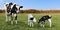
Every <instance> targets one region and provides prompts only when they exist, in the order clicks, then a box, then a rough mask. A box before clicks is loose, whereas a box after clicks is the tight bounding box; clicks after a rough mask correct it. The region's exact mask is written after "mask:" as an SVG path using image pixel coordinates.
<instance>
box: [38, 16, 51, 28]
mask: <svg viewBox="0 0 60 30" xmlns="http://www.w3.org/2000/svg"><path fill="white" fill-rule="evenodd" d="M51 18H52V16H51V15H45V16H43V17H42V18H41V19H38V24H42V26H43V27H44V24H45V21H46V20H48V22H49V23H50V27H51Z"/></svg>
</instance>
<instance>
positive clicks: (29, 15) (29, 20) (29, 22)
mask: <svg viewBox="0 0 60 30" xmlns="http://www.w3.org/2000/svg"><path fill="white" fill-rule="evenodd" d="M33 22H36V19H35V18H34V17H33V16H32V14H28V25H29V26H30V27H33V26H34V25H33Z"/></svg>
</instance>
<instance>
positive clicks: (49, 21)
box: [48, 19, 51, 27]
mask: <svg viewBox="0 0 60 30" xmlns="http://www.w3.org/2000/svg"><path fill="white" fill-rule="evenodd" d="M48 21H49V23H50V27H51V19H48Z"/></svg>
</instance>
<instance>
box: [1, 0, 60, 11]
mask: <svg viewBox="0 0 60 30" xmlns="http://www.w3.org/2000/svg"><path fill="white" fill-rule="evenodd" d="M7 2H8V3H9V2H13V3H16V4H18V5H22V6H23V8H22V9H38V10H41V9H45V10H46V9H60V0H0V9H1V8H3V7H4V3H7Z"/></svg>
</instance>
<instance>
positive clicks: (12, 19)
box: [11, 13, 14, 24]
mask: <svg viewBox="0 0 60 30" xmlns="http://www.w3.org/2000/svg"><path fill="white" fill-rule="evenodd" d="M13 15H14V14H13V13H12V15H11V24H13V21H14V16H13Z"/></svg>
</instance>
